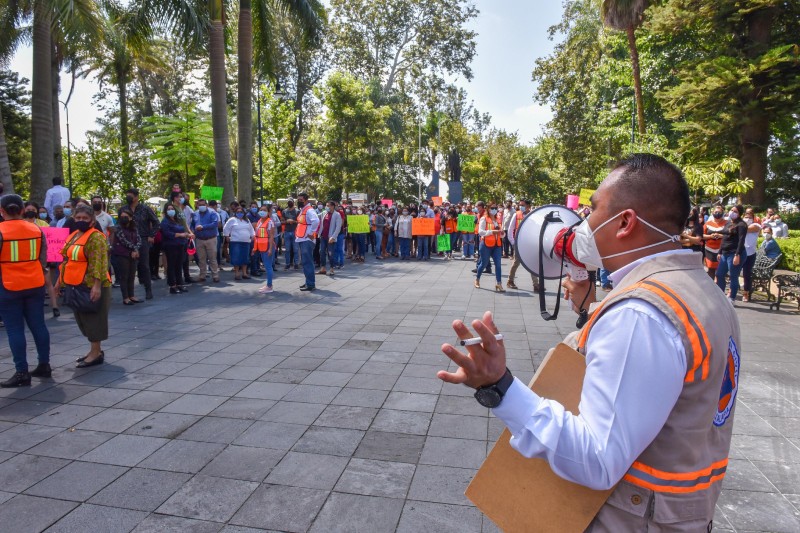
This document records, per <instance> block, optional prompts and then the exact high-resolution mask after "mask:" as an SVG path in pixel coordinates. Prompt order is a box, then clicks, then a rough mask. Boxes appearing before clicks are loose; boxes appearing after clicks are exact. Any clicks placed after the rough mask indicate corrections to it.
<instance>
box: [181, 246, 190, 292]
mask: <svg viewBox="0 0 800 533" xmlns="http://www.w3.org/2000/svg"><path fill="white" fill-rule="evenodd" d="M187 249H188V248H187V247H186V246H184V247H183V263H182V265H183V279H185V280H186V282H187V283H188V282H189V279H191V276H189V254H188V253H186V250H187Z"/></svg>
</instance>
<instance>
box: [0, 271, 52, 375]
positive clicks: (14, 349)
mask: <svg viewBox="0 0 800 533" xmlns="http://www.w3.org/2000/svg"><path fill="white" fill-rule="evenodd" d="M44 291H45V289H44V287H42V288H39V289H28V290H24V291H7V290H5V289H2V288H0V316H2V317H3V321H4V322H5V325H6V334H7V335H8V347H9V348H11V355H12V356H13V358H14V367H15V368H16V371H17V372H27V371H28V358H27V353H26V352H27V348H28V344H27V341H26V340H25V324H28V329H30V330H31V335H32V336H33V340H34V342H35V343H36V353H37V354H38V356H39V363H41V364H45V363H49V362H50V332H49V331H47V324H46V323H45V321H44Z"/></svg>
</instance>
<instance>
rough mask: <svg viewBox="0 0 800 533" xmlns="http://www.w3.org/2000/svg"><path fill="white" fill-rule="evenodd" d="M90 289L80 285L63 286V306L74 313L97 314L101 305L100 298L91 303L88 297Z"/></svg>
mask: <svg viewBox="0 0 800 533" xmlns="http://www.w3.org/2000/svg"><path fill="white" fill-rule="evenodd" d="M91 292H92V291H91V289H90V288H89V287H87V286H86V285H84V284H83V283H81V284H80V285H65V286H64V305H66V306H67V307H69V308H70V309H72V311H73V312H75V313H99V312H100V306H101V305H102V301H103V299H102V298H98V299H97V301H96V302H93V301H92V299H91V297H90V295H91Z"/></svg>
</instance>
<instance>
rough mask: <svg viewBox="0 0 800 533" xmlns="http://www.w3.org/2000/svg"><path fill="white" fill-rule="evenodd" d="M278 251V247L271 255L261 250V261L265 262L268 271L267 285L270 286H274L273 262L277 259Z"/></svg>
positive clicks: (265, 268)
mask: <svg viewBox="0 0 800 533" xmlns="http://www.w3.org/2000/svg"><path fill="white" fill-rule="evenodd" d="M277 253H278V250H277V248H276V249H274V250H272V253H271V254H269V255H267V252H261V261H262V262H263V263H264V270H266V271H267V285H269V286H270V287H272V262H273V261H275V255H277Z"/></svg>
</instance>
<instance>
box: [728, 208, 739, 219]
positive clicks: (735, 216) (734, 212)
mask: <svg viewBox="0 0 800 533" xmlns="http://www.w3.org/2000/svg"><path fill="white" fill-rule="evenodd" d="M728 218H730V219H731V220H736V219H737V218H739V213H737V212H736V211H734V210H731V212H730V213H728Z"/></svg>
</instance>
